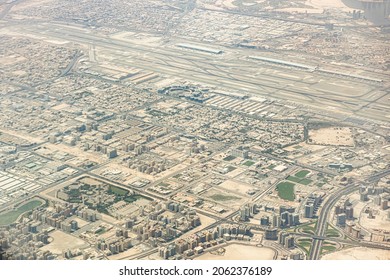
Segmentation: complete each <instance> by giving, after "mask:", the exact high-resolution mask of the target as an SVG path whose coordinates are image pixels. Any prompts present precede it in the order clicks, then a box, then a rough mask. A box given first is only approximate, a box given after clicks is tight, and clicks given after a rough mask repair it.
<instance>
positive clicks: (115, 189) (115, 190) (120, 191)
mask: <svg viewBox="0 0 390 280" xmlns="http://www.w3.org/2000/svg"><path fill="white" fill-rule="evenodd" d="M110 191H111V192H112V193H114V194H117V195H121V196H125V195H127V194H128V193H129V191H127V190H125V189H122V188H118V187H115V186H110Z"/></svg>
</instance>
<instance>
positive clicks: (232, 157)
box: [223, 156, 236, 161]
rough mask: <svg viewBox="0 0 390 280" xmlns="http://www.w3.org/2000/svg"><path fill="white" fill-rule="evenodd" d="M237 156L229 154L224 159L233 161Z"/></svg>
mask: <svg viewBox="0 0 390 280" xmlns="http://www.w3.org/2000/svg"><path fill="white" fill-rule="evenodd" d="M235 158H236V157H235V156H227V157H225V158H224V159H223V160H225V161H232V160H233V159H235Z"/></svg>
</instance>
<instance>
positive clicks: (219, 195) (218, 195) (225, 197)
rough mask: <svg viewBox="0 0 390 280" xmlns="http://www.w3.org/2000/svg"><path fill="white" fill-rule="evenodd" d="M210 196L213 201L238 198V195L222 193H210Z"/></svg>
mask: <svg viewBox="0 0 390 280" xmlns="http://www.w3.org/2000/svg"><path fill="white" fill-rule="evenodd" d="M210 198H212V199H213V200H215V201H227V200H236V199H240V198H239V197H236V196H232V195H223V194H214V195H211V196H210Z"/></svg>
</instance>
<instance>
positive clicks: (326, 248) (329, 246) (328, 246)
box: [321, 241, 337, 254]
mask: <svg viewBox="0 0 390 280" xmlns="http://www.w3.org/2000/svg"><path fill="white" fill-rule="evenodd" d="M336 250H337V245H336V244H334V243H331V242H327V241H325V242H324V244H323V245H322V246H321V254H327V253H330V252H333V251H336Z"/></svg>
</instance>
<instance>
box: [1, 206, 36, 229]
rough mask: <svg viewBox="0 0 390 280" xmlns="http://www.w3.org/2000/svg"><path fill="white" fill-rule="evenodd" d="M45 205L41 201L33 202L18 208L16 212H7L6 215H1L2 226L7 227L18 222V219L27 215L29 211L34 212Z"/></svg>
mask: <svg viewBox="0 0 390 280" xmlns="http://www.w3.org/2000/svg"><path fill="white" fill-rule="evenodd" d="M42 204H43V202H42V201H40V200H31V201H29V202H27V203H25V204H23V205H22V206H20V207H18V208H17V209H16V210H13V211H9V212H6V213H4V214H0V226H5V225H9V224H12V223H13V222H15V221H16V220H17V218H18V217H19V216H20V215H22V214H23V213H26V212H28V211H31V210H33V209H34V208H37V207H38V206H41V205H42Z"/></svg>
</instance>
